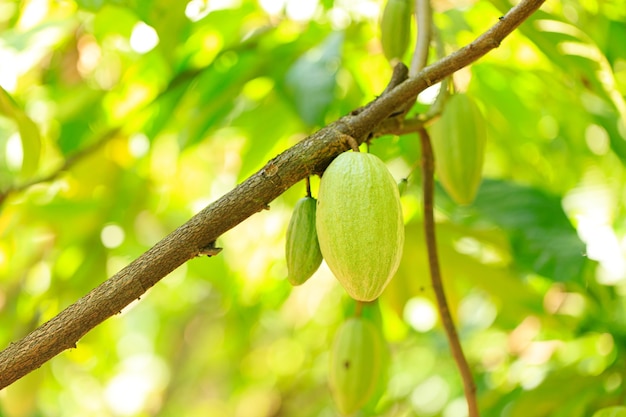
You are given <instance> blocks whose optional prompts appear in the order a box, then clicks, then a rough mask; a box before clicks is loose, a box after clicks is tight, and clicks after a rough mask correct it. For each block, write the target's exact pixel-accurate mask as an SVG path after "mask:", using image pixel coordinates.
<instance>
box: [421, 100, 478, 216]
mask: <svg viewBox="0 0 626 417" xmlns="http://www.w3.org/2000/svg"><path fill="white" fill-rule="evenodd" d="M430 136H431V139H432V145H433V151H434V153H435V172H436V174H437V178H439V181H440V182H441V184H442V185H443V187H444V188H445V190H446V191H447V192H448V194H449V195H450V197H452V199H454V201H456V202H457V203H458V204H470V203H472V201H474V198H475V197H476V192H477V191H478V187H479V185H480V182H481V180H482V169H483V159H484V155H485V144H486V141H487V132H486V127H485V119H484V117H483V115H482V113H481V112H480V109H479V108H478V106H477V105H476V103H474V101H472V99H470V98H469V97H468V96H467V95H465V94H456V95H454V96H452V97H450V99H449V100H448V101H447V102H446V103H445V107H444V109H443V114H442V115H441V117H440V118H439V120H437V121H436V122H435V123H433V125H432V126H431V128H430Z"/></svg>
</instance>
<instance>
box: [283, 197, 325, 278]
mask: <svg viewBox="0 0 626 417" xmlns="http://www.w3.org/2000/svg"><path fill="white" fill-rule="evenodd" d="M316 210H317V200H315V199H314V198H313V197H304V198H301V199H300V200H298V202H297V203H296V206H295V207H294V209H293V214H292V215H291V220H290V221H289V226H288V227H287V238H286V242H285V254H286V257H287V279H289V282H290V283H291V285H301V284H303V283H304V282H305V281H306V280H308V279H309V278H311V276H312V275H313V274H314V273H315V271H317V268H319V266H320V264H321V263H322V252H321V251H320V246H319V243H318V241H317V231H316V230H315V212H316Z"/></svg>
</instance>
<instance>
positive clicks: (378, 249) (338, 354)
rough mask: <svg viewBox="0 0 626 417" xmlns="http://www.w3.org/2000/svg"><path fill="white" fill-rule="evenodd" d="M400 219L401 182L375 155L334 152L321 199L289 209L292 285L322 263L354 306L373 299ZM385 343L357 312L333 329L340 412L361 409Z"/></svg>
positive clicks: (395, 249) (394, 249)
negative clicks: (323, 262)
mask: <svg viewBox="0 0 626 417" xmlns="http://www.w3.org/2000/svg"><path fill="white" fill-rule="evenodd" d="M403 244H404V222H403V218H402V206H401V204H400V193H399V190H398V184H397V183H396V182H395V180H394V179H393V177H392V176H391V174H390V172H389V171H388V170H387V167H386V166H385V164H384V163H383V162H382V161H381V160H380V159H379V158H378V157H376V156H374V155H372V154H369V153H362V152H346V153H343V154H341V155H339V156H338V157H337V158H335V159H334V160H333V162H331V164H330V165H329V166H328V168H326V171H325V172H324V175H323V176H322V179H321V181H320V187H319V194H318V200H315V199H314V198H313V197H311V196H310V195H308V196H307V197H304V198H302V199H300V200H299V201H298V202H297V203H296V206H295V208H294V212H293V214H292V217H291V220H290V222H289V226H288V227H287V237H286V245H285V252H286V257H287V270H288V279H289V282H290V283H291V284H292V285H300V284H302V283H304V282H305V281H307V280H308V279H309V278H310V277H311V276H312V275H313V274H314V273H315V271H316V270H317V269H318V268H319V266H320V264H321V262H322V259H325V260H326V263H327V264H328V267H329V268H330V270H331V271H332V272H333V274H334V275H335V277H336V278H337V280H338V281H339V283H340V284H341V285H342V286H343V288H344V289H345V290H346V292H347V293H348V294H349V295H350V297H352V298H353V299H355V300H357V302H358V303H359V305H362V303H363V302H369V301H373V300H376V299H377V298H378V297H379V296H380V295H381V293H382V292H383V291H384V289H385V287H386V286H387V284H388V283H389V281H390V280H391V278H392V277H393V275H394V274H395V272H396V270H397V269H398V265H399V263H400V258H401V257H402V248H403ZM385 352H386V345H385V342H384V339H383V337H382V333H381V331H380V330H379V329H378V328H377V327H376V325H375V324H374V322H373V321H371V320H369V319H367V318H364V317H362V316H361V315H358V316H356V317H352V318H350V319H348V320H347V321H346V322H345V323H343V325H342V326H341V327H340V328H339V330H338V331H337V334H336V336H335V339H334V342H333V345H332V348H331V355H330V358H331V360H330V372H329V383H330V387H331V391H332V394H333V398H334V400H335V402H336V404H337V408H338V409H339V411H340V412H341V413H342V414H344V415H350V414H352V413H354V412H355V411H357V410H359V409H361V408H362V407H363V406H364V405H365V404H367V403H368V401H372V400H373V398H374V397H375V395H374V394H375V393H376V389H377V388H378V387H380V385H381V382H380V381H381V375H382V374H383V370H384V364H385V359H384V358H385Z"/></svg>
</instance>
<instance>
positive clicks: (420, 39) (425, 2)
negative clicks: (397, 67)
mask: <svg viewBox="0 0 626 417" xmlns="http://www.w3.org/2000/svg"><path fill="white" fill-rule="evenodd" d="M415 22H416V23H417V41H416V43H415V50H414V51H413V57H412V58H411V68H410V70H409V76H410V77H415V76H416V75H417V73H418V72H419V71H420V70H421V69H422V68H424V67H425V66H426V64H427V63H428V50H429V49H430V32H431V23H432V13H431V9H430V0H415Z"/></svg>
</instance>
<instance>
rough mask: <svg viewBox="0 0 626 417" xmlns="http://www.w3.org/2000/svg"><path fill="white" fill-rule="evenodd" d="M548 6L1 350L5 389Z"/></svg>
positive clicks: (501, 24) (331, 132) (192, 224)
mask: <svg viewBox="0 0 626 417" xmlns="http://www.w3.org/2000/svg"><path fill="white" fill-rule="evenodd" d="M543 2H544V0H524V1H522V2H521V3H519V4H518V5H517V6H516V7H514V8H512V9H511V10H510V11H509V13H507V15H506V16H504V17H503V18H502V19H501V20H499V21H498V22H497V23H496V24H495V25H494V26H493V27H492V28H490V29H489V30H488V31H487V32H485V33H484V34H483V35H481V36H480V37H478V38H477V39H476V40H475V41H474V42H472V43H471V44H469V45H467V46H466V47H464V48H462V49H460V50H459V51H457V52H455V53H453V54H452V55H450V56H448V57H446V58H444V59H442V60H440V61H438V62H436V63H434V64H433V65H431V66H429V67H427V68H424V69H423V70H422V71H420V72H419V73H418V74H417V75H416V77H415V78H413V79H409V80H407V81H404V82H403V83H401V84H400V85H398V86H397V87H395V88H393V89H392V90H391V91H389V92H388V93H386V94H384V95H382V96H380V97H379V98H377V99H376V100H374V101H373V102H372V103H370V104H369V105H368V106H366V107H365V108H363V109H362V111H360V112H356V113H357V114H350V115H348V116H345V117H343V118H341V119H339V120H337V121H336V122H333V123H332V124H330V125H328V126H326V127H324V128H322V129H321V130H319V131H318V132H316V133H314V134H313V135H311V136H309V137H308V138H306V139H304V140H303V141H302V142H299V143H298V144H296V145H295V146H293V147H292V148H289V149H287V150H286V151H285V152H283V153H282V154H280V155H279V156H277V157H276V158H274V159H272V160H271V161H269V162H268V163H267V164H266V165H265V166H264V167H263V168H262V169H261V170H260V171H258V172H257V173H255V174H254V175H252V176H251V177H249V178H248V179H247V180H245V181H244V182H243V183H241V184H240V185H238V186H237V187H236V188H235V189H233V190H232V191H230V192H228V193H227V194H225V195H224V196H222V197H221V198H220V199H218V200H217V201H215V202H213V203H212V204H210V205H209V206H208V207H206V208H204V209H203V210H202V211H200V212H199V213H198V214H196V215H195V216H194V217H192V218H191V219H190V220H189V221H188V222H187V223H185V224H183V225H182V226H180V227H179V228H178V229H176V230H175V231H173V232H172V233H171V234H170V235H168V236H166V237H165V238H164V239H163V240H161V241H160V242H158V243H157V244H156V245H155V246H153V247H152V248H151V249H149V250H148V251H147V252H145V253H144V254H143V255H141V256H140V257H139V258H137V259H136V260H135V261H133V262H132V263H131V264H129V265H128V266H126V267H125V268H124V269H122V270H121V271H119V272H118V273H117V274H115V275H114V276H112V277H111V278H109V279H108V280H107V281H105V282H103V283H102V284H101V285H99V286H98V287H96V288H95V289H93V290H92V291H91V292H89V293H88V294H87V295H85V296H84V297H82V298H81V299H79V300H78V301H77V302H76V303H74V304H72V305H70V306H69V307H67V308H66V309H65V310H63V311H62V312H60V313H59V314H58V315H57V316H55V317H54V318H52V319H51V320H49V321H48V322H46V323H44V324H43V325H41V326H40V327H38V328H37V329H35V330H33V331H32V332H31V333H29V334H28V335H27V336H25V337H24V338H22V339H21V340H19V341H17V342H14V343H11V344H9V346H8V347H7V348H6V349H5V350H3V351H2V352H0V389H2V388H4V387H6V386H7V385H9V384H11V383H12V382H14V381H16V380H17V379H19V378H21V377H22V376H24V375H26V374H27V373H29V372H31V371H32V370H34V369H37V368H39V367H40V366H41V365H43V364H44V363H45V362H47V361H48V360H49V359H51V358H52V357H54V356H56V355H57V354H59V353H61V352H62V351H64V350H66V349H69V348H73V347H75V346H76V342H77V341H78V340H79V339H80V338H81V337H82V336H83V335H85V334H86V333H87V332H88V331H89V330H91V329H93V328H94V327H95V326H97V325H98V324H100V323H101V322H103V321H104V320H106V319H107V318H109V317H111V316H113V315H115V314H117V313H118V312H120V310H122V309H123V308H124V307H126V306H127V305H128V304H130V303H131V302H132V301H133V300H135V299H137V298H139V297H140V296H141V295H142V294H143V293H145V292H146V291H147V290H148V289H149V288H150V287H152V286H153V285H154V284H156V283H157V282H158V281H159V280H161V279H162V278H163V277H165V276H166V275H167V274H169V273H170V272H172V271H173V270H174V269H176V268H177V267H179V266H180V265H181V264H183V263H184V262H186V261H188V260H189V259H191V258H194V257H195V256H197V255H198V254H200V253H201V252H202V251H203V249H204V248H206V247H209V246H210V245H211V244H212V242H214V241H215V240H216V239H217V238H218V237H219V236H220V235H222V234H224V233H225V232H227V231H228V230H230V229H232V228H233V227H235V226H236V225H237V224H239V223H241V222H243V221H244V220H245V219H247V218H248V217H250V216H252V215H253V214H254V213H256V212H259V211H261V210H263V209H266V208H268V204H269V203H270V202H271V201H273V200H274V199H275V198H276V197H278V196H279V195H281V194H282V193H283V192H284V191H285V190H287V189H288V188H289V187H291V186H292V185H294V184H295V183H297V182H298V181H300V180H302V179H304V178H305V177H307V176H309V175H311V174H319V173H321V172H323V170H324V169H325V168H326V166H327V165H328V164H329V163H330V161H331V160H332V159H333V158H334V157H336V156H337V155H338V154H340V153H341V152H344V151H346V150H348V149H349V144H348V143H347V141H346V140H345V136H346V135H348V136H351V137H353V138H355V139H356V140H357V141H358V142H359V143H361V142H363V141H364V140H365V139H366V138H367V136H368V135H369V134H370V133H371V132H373V131H375V130H376V128H377V126H378V125H379V124H380V123H381V122H383V121H384V120H385V119H387V118H388V117H389V116H390V115H391V114H392V113H393V112H394V111H395V110H396V109H397V108H399V107H402V105H403V104H406V103H408V102H409V101H411V100H415V97H417V95H418V94H419V93H420V92H421V91H423V90H424V89H425V88H426V87H428V86H430V85H433V84H434V83H437V82H439V81H441V80H442V79H443V78H444V77H446V76H448V75H450V74H452V73H453V72H455V71H457V70H459V69H461V68H463V67H465V66H467V65H469V64H470V63H472V62H474V61H475V60H477V59H478V58H480V57H481V56H483V55H484V54H486V53H487V52H488V51H490V50H491V49H493V48H495V47H497V46H498V45H499V44H500V42H501V41H502V40H503V39H504V38H505V37H506V36H507V35H508V34H509V33H511V32H512V31H513V30H514V29H515V28H516V27H517V26H519V25H520V24H521V23H522V22H523V21H524V19H526V18H527V17H528V16H530V15H531V14H532V13H533V12H534V11H535V10H537V9H538V8H539V7H540V6H541V4H542V3H543Z"/></svg>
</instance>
